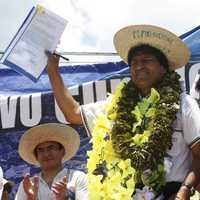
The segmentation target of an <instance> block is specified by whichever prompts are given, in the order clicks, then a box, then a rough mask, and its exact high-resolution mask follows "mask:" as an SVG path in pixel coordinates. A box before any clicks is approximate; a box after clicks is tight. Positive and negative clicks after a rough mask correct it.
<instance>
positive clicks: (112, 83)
mask: <svg viewBox="0 0 200 200" xmlns="http://www.w3.org/2000/svg"><path fill="white" fill-rule="evenodd" d="M120 82H121V79H111V80H110V85H111V93H114V92H115V90H116V87H117V85H118V84H119V83H120Z"/></svg>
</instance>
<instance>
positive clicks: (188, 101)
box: [181, 94, 200, 147]
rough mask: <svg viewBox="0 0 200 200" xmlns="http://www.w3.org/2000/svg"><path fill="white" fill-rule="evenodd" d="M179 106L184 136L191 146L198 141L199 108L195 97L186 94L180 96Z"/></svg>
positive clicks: (199, 137) (199, 126) (199, 138)
mask: <svg viewBox="0 0 200 200" xmlns="http://www.w3.org/2000/svg"><path fill="white" fill-rule="evenodd" d="M181 107H182V123H183V133H184V138H185V140H186V142H187V144H188V145H189V146H190V147H192V146H193V145H195V144H196V143H197V142H199V141H200V109H199V106H198V104H197V102H196V101H195V99H193V98H192V97H191V96H189V95H187V94H184V95H183V96H182V100H181Z"/></svg>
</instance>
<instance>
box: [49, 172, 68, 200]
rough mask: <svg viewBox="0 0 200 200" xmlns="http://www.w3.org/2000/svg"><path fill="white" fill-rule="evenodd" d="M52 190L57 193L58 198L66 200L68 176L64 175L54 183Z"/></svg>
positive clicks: (57, 199) (58, 199)
mask: <svg viewBox="0 0 200 200" xmlns="http://www.w3.org/2000/svg"><path fill="white" fill-rule="evenodd" d="M51 190H52V191H53V193H54V194H55V197H56V200H65V199H66V193H67V192H66V191H67V177H66V176H64V177H63V179H62V180H61V181H59V182H56V183H55V184H53V185H52V187H51Z"/></svg>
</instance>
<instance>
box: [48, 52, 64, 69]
mask: <svg viewBox="0 0 200 200" xmlns="http://www.w3.org/2000/svg"><path fill="white" fill-rule="evenodd" d="M45 53H46V55H47V56H48V62H47V70H48V71H49V70H55V69H58V65H59V60H60V57H59V56H58V55H55V54H52V53H50V52H49V51H46V52H45Z"/></svg>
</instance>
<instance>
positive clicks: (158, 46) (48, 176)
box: [0, 25, 200, 200]
mask: <svg viewBox="0 0 200 200" xmlns="http://www.w3.org/2000/svg"><path fill="white" fill-rule="evenodd" d="M114 45H115V48H116V51H117V53H118V54H119V56H120V57H121V58H122V59H123V61H124V62H125V63H127V65H128V66H130V76H131V79H130V81H128V82H122V83H120V85H119V86H118V87H117V89H116V92H115V93H114V94H112V95H110V96H109V97H108V98H107V99H106V100H104V101H100V102H95V103H91V104H87V105H79V103H78V102H77V101H76V100H75V99H74V98H73V96H72V95H71V94H70V92H69V90H68V88H67V87H66V85H65V84H64V82H63V80H62V77H61V75H60V73H59V68H58V65H59V56H58V55H55V54H52V53H49V52H48V53H47V54H48V63H47V72H48V75H49V80H50V83H51V85H52V90H53V93H54V96H55V99H56V101H57V103H58V105H59V107H60V109H61V111H62V112H63V114H64V116H65V118H66V120H67V121H68V122H70V123H71V124H79V125H84V127H85V129H86V130H87V131H88V133H89V134H90V135H91V142H92V149H91V150H90V151H89V152H88V161H87V175H86V174H85V173H84V172H81V171H78V170H72V169H67V168H64V167H63V163H64V162H65V161H67V160H70V159H71V158H72V157H73V156H74V155H75V154H76V152H77V151H78V149H79V145H80V138H79V134H78V133H77V132H76V130H75V129H73V128H72V127H70V126H69V125H65V124H58V123H47V124H41V125H38V126H35V127H33V128H30V129H29V130H27V131H26V132H25V133H24V134H23V135H22V137H21V139H20V141H19V147H18V152H19V155H20V157H21V158H22V159H23V160H24V161H26V162H27V163H29V164H32V165H35V166H38V167H39V168H40V170H41V172H40V173H39V174H36V175H35V176H33V177H30V175H29V174H26V175H25V176H24V178H23V180H22V182H21V183H20V185H19V188H18V191H17V193H16V196H15V200H47V199H48V200H67V199H68V200H69V199H71V200H72V199H76V200H87V199H89V200H122V199H123V200H124V199H125V200H131V199H134V200H140V199H147V200H153V199H157V200H173V199H176V200H189V199H190V197H191V196H193V195H194V193H195V190H198V188H200V186H199V185H200V123H199V119H200V108H199V106H198V103H197V101H196V99H194V98H193V97H192V96H190V95H188V94H187V93H186V91H185V89H184V84H182V83H181V82H180V76H179V75H178V74H177V73H176V72H175V70H176V69H178V68H181V67H183V66H184V65H186V64H187V63H188V62H189V59H190V52H189V50H188V48H187V46H186V45H185V44H184V43H183V42H182V41H181V40H180V39H179V37H177V36H176V35H175V34H173V33H172V32H170V31H168V30H166V29H163V28H160V27H157V26H152V25H131V26H128V27H125V28H122V29H120V30H119V31H118V32H117V33H116V34H115V36H114ZM69 78H70V77H69ZM196 90H197V91H198V92H200V79H199V80H198V81H197V83H196ZM1 177H2V178H1V179H2V187H1V192H2V191H4V190H3V189H2V188H6V186H5V185H6V183H5V179H3V175H1ZM10 188H12V184H11V186H10ZM10 190H11V189H8V190H6V191H8V193H9V191H10ZM3 193H4V192H3ZM0 194H1V193H0ZM2 199H4V197H3V196H2ZM5 199H6V198H5Z"/></svg>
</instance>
